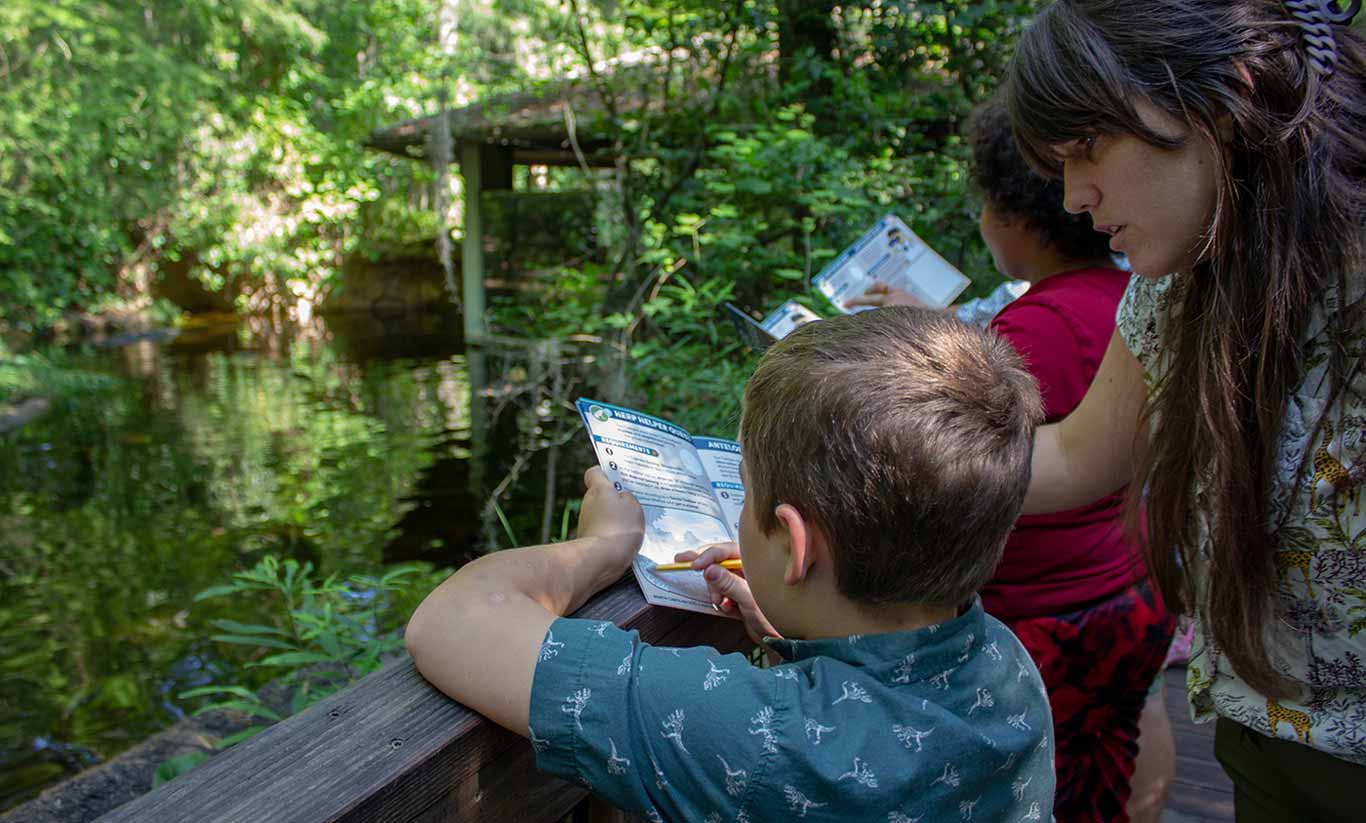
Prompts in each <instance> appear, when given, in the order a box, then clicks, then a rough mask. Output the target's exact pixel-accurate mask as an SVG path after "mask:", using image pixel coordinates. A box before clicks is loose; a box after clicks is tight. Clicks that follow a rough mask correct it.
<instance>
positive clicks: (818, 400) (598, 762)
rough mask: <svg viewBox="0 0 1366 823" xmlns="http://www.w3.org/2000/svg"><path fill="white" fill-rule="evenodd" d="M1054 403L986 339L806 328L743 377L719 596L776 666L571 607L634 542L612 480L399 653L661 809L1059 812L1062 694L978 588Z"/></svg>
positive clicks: (955, 325) (457, 591)
mask: <svg viewBox="0 0 1366 823" xmlns="http://www.w3.org/2000/svg"><path fill="white" fill-rule="evenodd" d="M1040 415H1041V413H1040V401H1039V395H1038V390H1037V389H1036V387H1035V385H1034V382H1033V380H1032V379H1031V378H1030V377H1029V376H1028V373H1027V372H1026V371H1025V370H1024V368H1023V367H1022V365H1021V363H1020V360H1019V358H1018V356H1016V355H1015V354H1014V352H1013V351H1012V350H1011V349H1010V347H1009V346H1008V345H1007V344H1005V343H1003V342H1001V341H1000V340H998V339H997V338H995V337H994V336H993V335H991V334H990V333H988V332H984V331H981V330H978V329H973V328H970V327H967V326H964V325H963V324H961V323H959V322H958V321H956V320H953V319H950V318H948V317H944V316H941V315H938V314H936V313H933V312H929V311H924V310H920V309H911V308H902V307H898V308H890V309H883V310H879V311H875V312H864V313H861V314H856V315H850V316H843V317H834V318H831V319H828V320H825V321H822V322H820V323H812V324H810V325H807V326H804V327H802V328H800V329H798V330H797V331H795V332H793V333H792V334H791V335H789V336H788V337H787V338H785V339H783V340H782V341H780V342H779V343H777V344H775V345H774V346H773V348H772V349H770V350H769V351H768V353H767V354H766V355H765V356H764V357H763V359H762V360H761V361H760V363H759V366H758V368H757V369H756V370H755V373H754V376H753V377H752V378H751V380H750V382H749V385H748V387H747V388H746V390H745V405H744V414H743V417H742V420H741V423H740V441H741V447H742V449H743V454H744V460H745V462H744V464H743V465H742V474H743V475H744V476H745V483H746V487H747V489H748V493H747V497H746V500H745V505H744V510H743V512H742V514H741V519H740V529H739V538H740V539H739V546H738V549H737V551H738V553H739V555H740V556H741V557H742V558H743V562H744V567H745V568H744V574H745V582H747V583H748V585H745V582H740V583H738V584H730V585H729V588H728V589H727V591H728V592H729V593H730V594H731V595H733V597H732V598H731V599H733V600H735V601H736V602H737V603H738V604H739V605H740V606H742V607H743V608H746V609H749V610H752V611H753V613H754V614H756V615H759V616H760V617H761V618H762V619H763V620H764V621H766V625H768V626H771V627H772V629H773V634H775V635H776V634H779V633H781V634H782V635H784V636H785V637H786V638H789V639H782V638H779V637H769V638H766V639H765V643H766V645H767V646H768V648H769V649H771V650H772V651H774V652H776V653H777V654H778V655H780V656H781V657H782V658H784V660H785V661H786V662H784V663H783V664H781V665H777V666H774V667H772V668H768V669H760V668H756V667H753V666H751V665H750V664H749V663H748V661H747V660H746V658H745V657H744V656H743V655H738V654H731V655H721V654H719V653H717V652H716V651H715V650H712V649H706V648H696V649H664V648H655V647H650V646H647V645H645V644H642V643H640V642H639V640H638V638H637V637H636V635H635V633H627V632H623V631H621V630H619V629H617V628H616V627H614V626H612V625H611V624H610V623H601V622H590V621H580V620H566V619H556V618H557V615H563V614H567V613H569V612H571V611H573V610H574V609H575V608H577V607H578V606H579V605H580V604H582V603H583V601H584V600H586V599H587V598H588V597H589V596H590V595H591V594H592V593H593V592H595V591H597V590H598V589H599V588H602V587H604V586H606V585H608V584H609V583H611V582H613V581H615V580H616V579H618V578H619V577H620V576H621V575H622V574H623V573H624V572H625V571H626V569H627V568H628V566H629V564H630V560H631V557H632V555H633V554H634V553H635V551H636V549H637V548H638V547H639V545H640V541H641V536H642V534H643V529H644V522H643V518H642V515H641V511H640V507H639V505H638V504H637V503H636V502H635V500H634V498H632V497H631V496H630V495H627V494H618V493H617V492H615V491H613V490H612V488H611V486H610V484H608V483H607V481H606V478H605V477H604V476H603V475H602V473H601V472H600V471H598V470H597V469H592V470H590V471H589V472H588V475H587V481H588V492H587V494H586V495H585V496H584V504H583V509H582V513H581V517H580V520H579V537H578V539H577V540H575V541H571V542H569V543H562V544H558V545H553V546H544V547H536V548H531V549H517V550H510V551H506V552H498V553H496V554H493V555H490V556H487V557H484V558H480V559H479V560H477V561H475V562H474V563H471V564H470V565H468V566H466V567H465V568H463V569H461V570H460V571H459V572H457V573H456V574H455V575H453V576H452V577H451V578H450V579H449V580H447V581H446V582H445V583H443V584H442V585H441V586H440V587H439V588H438V589H437V590H436V591H435V592H433V593H432V594H431V595H430V596H429V597H428V598H427V600H426V601H425V602H424V603H423V604H422V606H420V607H419V609H418V611H417V613H416V614H414V616H413V619H412V622H411V623H410V624H409V627H408V635H407V642H408V648H409V651H410V652H411V653H412V655H413V658H414V660H415V661H416V663H417V666H418V668H419V669H420V670H421V671H422V673H423V675H424V676H426V677H427V678H428V679H429V680H431V681H432V683H434V684H435V685H436V686H437V687H439V688H440V689H441V690H442V691H444V692H446V693H447V694H449V695H451V696H452V697H454V698H456V699H457V700H460V701H461V702H463V703H465V704H466V705H468V706H470V707H472V708H474V709H476V710H478V711H480V712H483V713H484V714H485V715H487V716H488V717H489V718H491V719H492V720H494V721H495V722H497V723H499V724H501V725H503V726H504V727H506V728H508V729H511V730H512V731H514V732H518V733H520V734H525V735H528V736H529V737H530V738H531V742H532V745H533V746H534V747H535V748H536V752H537V764H538V765H539V766H540V767H541V768H542V769H544V770H546V771H549V772H552V773H554V774H557V775H560V776H562V777H565V778H568V779H571V780H574V781H576V782H579V783H581V784H583V785H586V786H588V787H589V788H591V789H592V790H593V791H595V792H597V793H598V794H599V795H601V796H603V797H604V798H606V799H607V800H609V801H610V802H612V803H614V804H615V805H617V806H619V807H621V808H624V809H627V810H631V811H635V812H638V813H641V814H644V815H646V816H648V817H650V818H651V819H653V820H677V821H736V820H739V821H754V822H755V823H757V821H760V820H786V819H789V818H792V817H797V818H803V819H806V820H841V821H852V820H876V821H886V822H887V823H907V822H908V821H914V820H922V819H923V820H924V821H927V823H928V822H929V821H936V823H937V821H945V820H964V821H969V820H978V821H997V820H1010V821H1017V820H1026V821H1029V820H1047V819H1048V816H1049V810H1050V809H1051V808H1052V803H1053V771H1052V751H1051V747H1052V740H1051V720H1050V716H1049V709H1048V701H1047V698H1046V697H1045V696H1044V693H1043V686H1042V683H1041V681H1040V679H1039V675H1038V672H1037V671H1036V670H1035V668H1034V666H1033V664H1032V663H1031V662H1030V660H1029V657H1028V655H1027V654H1026V653H1025V652H1024V650H1023V648H1022V647H1021V646H1020V644H1019V642H1018V641H1016V640H1015V638H1014V636H1013V635H1011V634H1010V632H1009V631H1008V630H1006V629H1005V627H1003V626H1002V625H1001V624H1000V623H998V622H997V621H996V620H994V619H993V618H990V617H988V616H986V615H985V614H984V613H983V611H982V607H981V603H980V601H979V600H978V599H977V598H976V596H975V592H976V590H977V589H978V587H980V586H981V584H982V583H983V582H984V581H985V580H986V579H987V578H988V577H989V576H990V575H991V573H992V570H993V569H994V568H995V566H996V562H997V560H999V558H1000V555H1001V549H1002V546H1003V545H1004V543H1005V539H1006V535H1007V534H1008V533H1009V531H1010V527H1011V524H1012V523H1013V522H1014V520H1015V516H1016V514H1017V513H1018V511H1019V509H1020V505H1021V502H1022V500H1023V496H1024V491H1025V487H1026V485H1027V483H1028V479H1029V459H1030V452H1031V442H1032V437H1033V431H1034V426H1035V425H1036V423H1037V421H1038V420H1039V418H1040ZM722 552H724V550H717V549H714V550H712V551H710V552H709V553H708V556H706V557H704V558H699V559H698V560H697V564H699V565H705V564H707V563H708V562H710V561H711V560H712V559H714V557H715V556H716V555H717V554H718V553H722ZM723 571H724V570H723V569H721V568H720V567H719V566H718V567H713V568H710V569H709V570H708V571H707V575H708V578H709V579H710V580H712V581H713V582H715V581H716V580H717V579H718V575H719V573H721V572H723ZM733 579H734V580H737V581H738V580H740V579H739V578H733ZM751 590H752V591H751ZM751 594H752V597H751ZM794 638H802V639H794Z"/></svg>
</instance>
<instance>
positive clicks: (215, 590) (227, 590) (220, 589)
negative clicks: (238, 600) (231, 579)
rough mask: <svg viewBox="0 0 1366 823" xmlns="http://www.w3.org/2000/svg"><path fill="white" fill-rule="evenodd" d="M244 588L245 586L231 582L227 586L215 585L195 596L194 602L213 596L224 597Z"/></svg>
mask: <svg viewBox="0 0 1366 823" xmlns="http://www.w3.org/2000/svg"><path fill="white" fill-rule="evenodd" d="M242 589H243V587H242V586H239V585H238V584H236V583H231V584H229V585H227V586H213V587H211V588H207V589H205V590H204V591H202V592H200V593H199V594H196V595H195V596H194V602H196V603H198V602H199V601H201V600H208V599H209V598H211V597H223V596H224V595H229V594H237V593H238V592H240V591H242Z"/></svg>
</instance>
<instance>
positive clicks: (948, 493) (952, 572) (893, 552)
mask: <svg viewBox="0 0 1366 823" xmlns="http://www.w3.org/2000/svg"><path fill="white" fill-rule="evenodd" d="M1042 416H1043V414H1042V406H1041V402H1040V399H1039V390H1038V387H1037V386H1036V384H1035V382H1034V379H1033V378H1032V377H1031V376H1030V375H1029V373H1028V371H1026V370H1025V368H1024V365H1023V363H1022V362H1021V360H1020V358H1019V356H1018V355H1017V354H1016V353H1015V351H1014V350H1013V349H1012V348H1011V347H1010V345H1009V344H1008V343H1006V342H1005V341H1003V340H1001V339H999V338H998V337H996V335H995V334H993V333H991V332H989V331H984V330H981V329H978V328H976V327H970V326H967V325H965V324H963V323H961V322H959V321H958V320H956V319H953V318H951V317H949V316H947V315H945V314H941V313H938V312H933V311H929V310H924V309H912V308H907V307H891V308H885V309H879V310H877V311H868V312H861V313H859V314H854V315H848V316H840V317H833V318H830V319H829V320H824V321H821V322H819V323H812V324H810V325H807V326H803V327H802V328H800V329H798V330H796V331H794V332H793V333H792V334H790V335H789V336H787V337H786V338H784V339H783V340H781V341H779V342H778V343H776V344H775V345H774V346H773V347H772V348H771V349H769V350H768V352H767V354H765V355H764V357H763V359H762V360H760V361H759V365H758V368H757V369H756V370H755V372H754V376H753V377H751V378H750V381H749V384H748V386H747V387H746V388H745V399H744V414H743V417H742V419H741V421H740V442H741V448H742V450H743V455H744V467H745V474H746V487H747V493H746V494H747V496H746V500H745V506H746V513H745V514H746V517H745V520H744V521H742V529H741V546H742V549H744V548H746V546H745V530H746V527H747V528H748V529H750V530H757V534H760V535H763V536H764V537H765V538H767V537H769V536H771V535H774V534H775V533H776V532H777V531H778V530H779V529H788V530H789V532H790V521H789V519H788V517H789V516H790V515H791V512H792V510H795V511H796V512H797V513H799V514H800V519H801V521H802V522H803V525H804V526H805V527H806V528H808V529H812V530H815V531H817V532H818V533H819V535H820V537H822V538H823V539H824V541H825V544H826V545H827V546H828V551H829V555H830V557H831V564H830V565H831V567H832V570H833V574H834V579H835V580H834V582H835V587H836V589H837V590H838V592H839V593H840V594H841V595H842V596H844V597H845V598H846V599H848V600H849V601H852V602H853V603H856V604H862V605H866V606H891V605H902V604H907V605H908V604H918V605H923V606H929V607H935V608H948V607H956V606H959V605H961V604H962V603H964V602H965V601H966V600H967V599H968V598H969V597H970V596H971V595H972V594H974V593H975V592H976V591H977V590H978V589H980V588H981V586H982V585H983V584H984V583H985V582H986V581H987V579H988V578H989V577H990V576H991V574H992V573H993V571H994V570H995V568H996V564H997V562H998V561H999V560H1000V557H1001V551H1002V549H1003V548H1004V546H1005V541H1006V537H1007V535H1008V534H1009V533H1010V530H1011V527H1012V526H1013V525H1014V522H1015V518H1016V516H1017V515H1018V514H1019V511H1020V507H1021V505H1022V504H1023V502H1024V494H1025V489H1026V488H1027V487H1028V485H1029V461H1030V456H1031V453H1032V451H1033V436H1034V427H1035V426H1036V425H1037V424H1038V422H1039V421H1040V420H1041V419H1042ZM787 507H791V508H790V509H788V508H787ZM780 510H782V511H780ZM751 542H759V541H753V540H752V541H751ZM750 562H751V561H750V558H749V556H748V553H747V556H746V559H745V564H746V576H747V577H749V578H750V579H751V586H752V587H753V588H754V589H755V594H756V597H761V596H762V594H763V589H764V588H766V586H765V581H761V580H756V579H755V574H754V573H753V572H752V571H751V567H750ZM760 570H761V569H760V568H759V567H758V566H757V564H756V567H755V569H754V570H753V571H760ZM789 582H792V581H791V577H790V574H789ZM760 605H761V607H765V606H764V604H763V603H760ZM765 608H766V607H765ZM780 628H781V627H780Z"/></svg>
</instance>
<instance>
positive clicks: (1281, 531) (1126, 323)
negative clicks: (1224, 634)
mask: <svg viewBox="0 0 1366 823" xmlns="http://www.w3.org/2000/svg"><path fill="white" fill-rule="evenodd" d="M1171 285H1172V278H1171V277H1168V278H1164V279H1162V280H1146V279H1144V278H1141V277H1134V278H1132V279H1131V280H1130V282H1129V288H1128V290H1127V291H1126V292H1125V295H1124V299H1123V300H1122V301H1121V302H1120V306H1119V311H1118V313H1117V318H1116V319H1117V324H1118V326H1117V327H1118V329H1119V332H1120V335H1121V337H1123V339H1124V341H1125V343H1126V344H1127V345H1128V347H1129V350H1130V351H1131V352H1133V354H1134V356H1135V357H1137V358H1138V360H1139V362H1140V363H1141V364H1142V365H1143V368H1144V370H1145V372H1146V373H1147V376H1148V379H1149V385H1153V384H1154V382H1153V381H1155V380H1156V379H1159V378H1160V377H1161V375H1162V370H1163V369H1164V368H1165V366H1166V358H1165V356H1164V350H1163V347H1162V327H1163V323H1164V321H1165V319H1166V318H1167V316H1168V312H1169V305H1168V295H1169V293H1170V292H1169V289H1170V287H1171ZM1361 285H1362V284H1361V278H1358V279H1357V280H1356V281H1355V283H1354V285H1353V284H1349V288H1355V289H1356V290H1357V292H1358V293H1357V295H1356V296H1355V298H1354V299H1352V300H1349V301H1348V302H1349V304H1350V305H1349V307H1352V306H1354V307H1355V309H1354V310H1357V311H1359V310H1360V308H1361V301H1362V297H1361V295H1360V291H1361V288H1360V287H1361ZM1338 310H1339V306H1338V301H1337V299H1336V295H1335V294H1334V293H1329V294H1325V295H1324V296H1323V297H1322V298H1321V300H1320V305H1318V306H1317V307H1316V309H1315V312H1314V315H1313V318H1312V320H1311V322H1310V328H1309V332H1308V334H1307V335H1306V338H1305V341H1304V343H1303V351H1302V355H1301V356H1302V361H1301V362H1303V363H1304V364H1305V365H1304V377H1303V379H1302V380H1301V383H1300V385H1299V386H1298V388H1297V389H1296V390H1295V392H1294V393H1293V395H1292V396H1291V397H1290V398H1288V400H1287V401H1286V408H1285V418H1284V423H1283V425H1282V431H1281V434H1280V443H1279V455H1280V457H1279V465H1278V467H1277V471H1276V475H1275V477H1274V478H1273V480H1272V489H1271V510H1270V515H1271V518H1270V520H1271V523H1272V524H1275V526H1274V530H1273V531H1272V534H1271V540H1272V547H1273V551H1274V552H1275V569H1276V574H1277V581H1278V590H1277V593H1276V596H1275V599H1274V603H1273V609H1274V614H1273V618H1272V621H1271V624H1272V627H1273V634H1271V635H1270V637H1271V638H1272V643H1271V647H1272V659H1273V662H1274V663H1275V664H1276V667H1277V668H1278V669H1279V670H1280V671H1282V672H1283V673H1285V674H1286V675H1288V676H1289V677H1290V678H1292V679H1294V680H1296V681H1298V682H1299V683H1300V684H1302V690H1301V694H1300V696H1299V697H1298V698H1297V699H1295V700H1280V701H1276V700H1269V699H1267V698H1266V697H1265V696H1263V695H1260V694H1258V693H1257V692H1256V691H1254V690H1253V689H1252V688H1251V687H1250V686H1248V685H1247V684H1246V683H1244V682H1243V681H1242V680H1241V679H1239V677H1238V675H1237V674H1236V673H1235V672H1234V671H1233V668H1232V666H1231V665H1229V663H1228V661H1227V660H1226V659H1224V658H1223V656H1222V655H1221V654H1220V653H1219V649H1218V648H1217V647H1216V646H1215V645H1214V644H1213V643H1211V642H1210V641H1209V638H1208V636H1207V635H1206V634H1205V632H1204V631H1203V630H1202V626H1201V621H1200V620H1199V619H1197V620H1196V635H1195V643H1194V644H1193V645H1192V647H1191V659H1190V663H1189V665H1188V666H1187V669H1186V680H1187V689H1188V693H1189V696H1190V703H1191V715H1192V717H1193V718H1194V719H1195V720H1196V721H1207V720H1213V719H1214V717H1215V715H1216V714H1218V715H1223V716H1225V717H1227V718H1229V719H1230V720H1233V721H1236V722H1238V723H1241V724H1242V725H1244V726H1246V727H1248V728H1250V729H1252V730H1254V731H1257V732H1260V733H1261V734H1264V735H1267V736H1270V737H1281V738H1285V739H1287V740H1298V741H1299V742H1300V743H1304V744H1307V745H1309V746H1312V747H1313V748H1315V749H1319V750H1321V751H1324V752H1327V753H1329V754H1332V755H1335V756H1337V757H1340V758H1342V759H1344V760H1347V761H1349V762H1352V763H1358V764H1366V517H1363V516H1362V512H1361V496H1360V495H1361V488H1360V486H1361V478H1362V476H1363V474H1364V473H1366V370H1363V369H1361V368H1360V367H1358V368H1357V369H1356V371H1355V373H1354V375H1353V376H1352V377H1351V378H1350V379H1349V380H1348V383H1347V386H1346V389H1345V391H1344V396H1343V398H1342V399H1341V401H1340V402H1335V403H1334V404H1333V408H1331V409H1327V410H1326V412H1327V413H1325V408H1324V404H1325V399H1326V397H1327V395H1328V392H1329V380H1328V365H1327V364H1328V356H1329V354H1330V352H1331V350H1332V341H1331V340H1330V339H1329V335H1328V334H1327V332H1326V331H1325V322H1324V318H1325V317H1326V316H1330V315H1329V312H1335V311H1338ZM1346 345H1347V349H1348V351H1347V358H1346V360H1347V364H1348V368H1349V369H1351V368H1352V366H1353V365H1358V364H1360V362H1361V355H1362V349H1363V348H1364V347H1366V336H1363V334H1362V330H1361V329H1360V328H1359V327H1358V328H1357V329H1356V330H1355V332H1354V333H1353V334H1352V336H1351V339H1349V340H1347V341H1346ZM1199 528H1200V533H1201V534H1202V535H1204V534H1206V533H1207V528H1208V524H1207V523H1205V522H1203V521H1202V522H1201V523H1200V524H1199ZM1197 555H1198V556H1197V557H1196V563H1195V569H1194V571H1195V577H1196V581H1197V585H1199V586H1201V587H1202V591H1203V586H1204V585H1206V583H1207V578H1206V574H1205V573H1206V568H1207V563H1208V557H1207V556H1206V555H1205V554H1204V552H1198V553H1197ZM1203 599H1204V598H1203V596H1200V597H1198V598H1197V602H1203ZM1198 617H1199V615H1197V618H1198Z"/></svg>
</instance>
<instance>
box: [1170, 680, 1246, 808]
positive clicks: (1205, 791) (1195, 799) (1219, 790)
mask: <svg viewBox="0 0 1366 823" xmlns="http://www.w3.org/2000/svg"><path fill="white" fill-rule="evenodd" d="M1165 677H1166V680H1167V683H1166V692H1165V697H1166V701H1167V714H1168V716H1169V717H1171V723H1172V735H1173V737H1174V738H1175V742H1176V775H1175V778H1174V779H1173V780H1172V785H1171V792H1170V794H1169V795H1168V799H1167V808H1168V809H1169V810H1171V811H1173V812H1176V813H1178V814H1179V815H1181V820H1182V822H1183V823H1186V822H1187V821H1189V823H1232V821H1233V783H1232V782H1231V781H1230V780H1229V778H1228V775H1227V774H1225V773H1224V770H1223V768H1222V767H1221V766H1220V765H1219V762H1218V761H1217V760H1215V759H1214V724H1213V723H1202V724H1199V725H1196V724H1195V723H1194V722H1192V721H1191V717H1190V706H1189V705H1188V704H1187V702H1186V670H1185V669H1184V668H1180V667H1176V668H1171V669H1168V670H1167V672H1166V674H1165Z"/></svg>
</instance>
